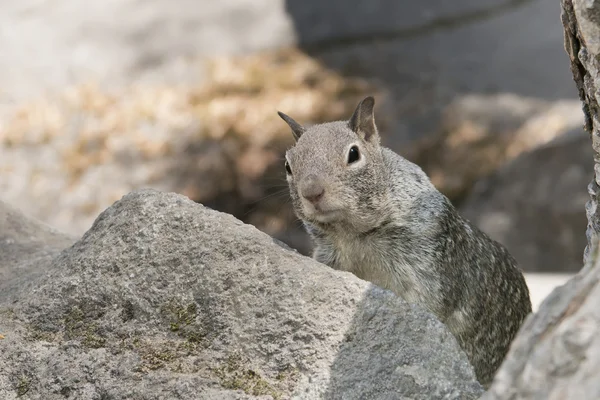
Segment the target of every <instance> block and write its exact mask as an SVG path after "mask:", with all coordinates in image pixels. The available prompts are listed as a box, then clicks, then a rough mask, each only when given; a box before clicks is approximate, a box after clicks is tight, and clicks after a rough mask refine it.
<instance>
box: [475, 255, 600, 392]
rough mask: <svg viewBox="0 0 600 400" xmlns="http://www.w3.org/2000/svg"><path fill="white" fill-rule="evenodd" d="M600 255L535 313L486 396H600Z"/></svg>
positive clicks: (592, 256)
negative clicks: (599, 373)
mask: <svg viewBox="0 0 600 400" xmlns="http://www.w3.org/2000/svg"><path fill="white" fill-rule="evenodd" d="M599 303H600V257H598V247H595V251H592V253H591V256H590V257H588V263H587V265H586V266H585V267H584V270H582V272H581V273H580V274H578V275H577V276H575V277H574V278H573V279H571V280H570V281H568V282H567V283H566V284H565V285H563V286H561V287H559V288H557V289H555V290H554V291H553V292H552V294H551V295H550V296H548V298H546V300H544V302H543V303H542V305H541V306H540V309H539V311H538V312H537V313H536V314H533V316H530V317H529V318H528V319H527V320H526V321H525V323H524V324H523V326H522V327H521V331H520V333H519V335H517V337H516V339H515V340H514V342H513V344H512V347H511V350H510V352H509V354H508V356H507V358H506V360H505V362H504V363H503V365H502V367H501V368H500V370H499V371H498V373H497V374H496V377H495V379H494V383H493V384H492V387H491V388H490V389H489V390H488V392H486V394H485V395H484V396H483V397H482V400H500V399H522V400H533V399H536V400H537V399H540V400H541V399H544V400H559V399H577V400H596V399H599V398H600V380H599V379H598V371H599V370H600V307H598V304H599Z"/></svg>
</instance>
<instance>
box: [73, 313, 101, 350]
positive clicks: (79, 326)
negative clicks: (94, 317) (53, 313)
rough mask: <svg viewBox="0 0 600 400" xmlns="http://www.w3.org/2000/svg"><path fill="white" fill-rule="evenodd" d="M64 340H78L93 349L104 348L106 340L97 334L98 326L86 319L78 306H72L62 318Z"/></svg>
mask: <svg viewBox="0 0 600 400" xmlns="http://www.w3.org/2000/svg"><path fill="white" fill-rule="evenodd" d="M64 328H65V338H66V339H68V340H80V341H81V343H82V344H83V345H84V346H86V347H90V348H93V349H97V348H100V347H104V345H105V344H106V338H104V337H103V336H102V335H100V333H99V329H98V324H97V323H96V322H94V321H90V319H89V318H86V315H85V313H84V312H83V311H82V310H81V308H79V307H78V306H74V307H72V308H71V310H70V311H69V312H68V313H67V314H66V315H65V317H64Z"/></svg>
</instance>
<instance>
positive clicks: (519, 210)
mask: <svg viewBox="0 0 600 400" xmlns="http://www.w3.org/2000/svg"><path fill="white" fill-rule="evenodd" d="M593 166H594V159H593V151H592V149H591V146H590V138H589V135H588V134H587V133H585V132H583V131H582V130H577V131H573V132H572V134H569V135H566V136H564V137H560V138H559V139H558V140H556V141H554V142H551V143H549V144H548V145H545V146H542V147H540V148H538V149H536V150H534V151H531V152H526V153H524V154H522V155H521V156H520V157H518V158H516V159H515V160H513V161H512V162H510V163H509V164H508V165H506V166H505V167H503V168H501V169H500V170H498V171H497V172H495V173H494V174H493V175H492V176H491V177H489V178H486V179H484V180H482V181H480V182H478V184H476V185H475V188H474V190H473V192H472V193H471V195H470V196H469V197H468V199H467V200H466V201H465V202H464V203H463V204H462V205H461V212H462V213H463V215H464V216H465V217H466V218H468V219H470V220H471V221H473V222H474V223H475V224H476V225H477V226H478V227H479V228H481V229H482V230H483V231H485V232H486V233H488V234H489V235H490V236H491V237H493V238H494V239H496V240H498V241H500V242H501V243H503V244H504V245H505V246H506V247H507V248H508V250H509V251H510V252H511V254H512V255H513V256H514V257H515V258H516V259H517V261H518V262H519V266H520V267H521V268H522V269H524V270H525V271H528V272H560V271H569V272H577V271H579V270H580V269H581V265H582V263H583V251H584V249H585V246H586V237H585V227H586V217H585V204H586V202H587V201H588V200H589V195H588V193H587V190H586V186H587V183H588V182H589V181H590V179H591V177H592V170H593Z"/></svg>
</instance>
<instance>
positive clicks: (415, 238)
mask: <svg viewBox="0 0 600 400" xmlns="http://www.w3.org/2000/svg"><path fill="white" fill-rule="evenodd" d="M374 105H375V100H374V99H373V97H367V98H365V99H363V100H362V101H361V102H360V104H359V105H358V106H357V108H356V110H355V111H354V113H353V115H352V117H351V118H350V120H349V121H335V122H329V123H324V124H318V125H314V126H311V127H308V128H305V127H303V126H302V125H300V124H299V123H297V122H296V121H294V120H293V119H292V118H291V117H289V116H287V115H286V114H283V113H281V112H278V114H279V116H280V117H281V118H282V119H283V120H284V121H285V122H286V123H287V124H288V125H289V127H290V128H291V130H292V134H293V136H294V139H295V141H296V144H295V145H294V146H293V147H292V148H291V149H289V150H288V151H287V152H286V160H285V169H286V173H287V181H288V185H289V190H290V196H291V199H292V204H293V206H294V210H295V213H296V215H297V216H298V218H300V219H301V220H302V222H303V224H304V226H305V228H306V230H307V232H308V233H309V235H310V236H311V238H312V240H313V242H314V253H313V257H314V258H315V259H316V260H317V261H319V262H321V263H323V264H326V265H328V266H330V267H332V268H334V269H337V270H342V271H349V272H352V273H354V274H355V275H356V276H358V277H359V278H361V279H364V280H366V281H369V282H372V283H373V284H375V285H377V286H380V287H382V288H384V289H389V290H391V291H392V292H394V293H396V294H397V295H398V296H400V297H402V298H404V299H405V300H406V301H408V302H410V303H417V304H420V305H421V306H424V307H425V308H426V309H428V310H429V311H430V312H432V313H433V314H434V315H436V316H437V318H438V319H439V320H440V321H442V322H443V323H444V324H445V325H446V326H447V327H448V328H449V330H450V331H451V332H452V334H453V335H454V336H455V337H456V339H457V341H458V343H459V345H460V346H461V348H462V349H463V350H464V351H465V353H466V354H467V356H468V358H469V360H470V362H471V364H472V365H473V367H474V370H475V373H476V375H477V378H478V380H479V381H480V383H481V384H482V385H483V386H485V387H489V384H490V383H491V381H492V379H493V377H494V374H495V372H496V370H497V369H498V367H499V366H500V364H501V363H502V361H503V359H504V357H505V355H506V353H507V351H508V349H509V347H510V344H511V342H512V340H513V338H514V336H515V335H516V333H517V331H518V330H519V328H520V326H521V324H522V322H523V320H524V319H525V317H526V316H527V315H528V314H529V313H530V312H531V301H530V298H529V289H528V288H527V284H526V283H525V279H524V277H523V274H522V273H521V271H520V270H519V269H518V268H517V265H516V261H515V260H514V258H513V257H512V256H511V255H510V254H509V253H508V251H507V250H506V249H505V248H504V247H503V246H502V245H501V244H499V243H498V242H496V241H494V240H492V239H491V238H490V237H488V236H487V235H486V234H485V233H483V232H482V231H480V230H479V229H477V228H476V227H475V226H473V225H471V223H470V222H469V221H467V220H466V219H464V218H462V217H461V216H460V215H459V214H458V212H457V210H456V209H455V208H454V206H453V205H452V204H451V203H450V200H449V199H448V198H447V197H446V196H444V195H443V194H442V193H440V192H439V191H438V190H437V189H436V188H435V187H434V186H433V184H432V183H431V182H430V180H429V178H428V177H427V175H426V174H425V172H423V170H422V169H421V168H420V167H419V166H417V165H416V164H413V163H411V162H410V161H408V160H406V159H404V158H403V157H401V156H399V155H398V154H396V153H394V152H393V151H392V150H390V149H388V148H385V147H383V146H381V145H380V136H379V133H378V130H377V127H376V125H375V116H374Z"/></svg>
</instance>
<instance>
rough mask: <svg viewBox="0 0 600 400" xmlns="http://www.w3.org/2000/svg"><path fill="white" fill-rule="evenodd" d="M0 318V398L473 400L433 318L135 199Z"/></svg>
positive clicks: (468, 373) (149, 197) (231, 221)
mask: <svg viewBox="0 0 600 400" xmlns="http://www.w3.org/2000/svg"><path fill="white" fill-rule="evenodd" d="M34 283H35V284H33V285H30V286H28V287H26V288H23V289H21V288H14V289H15V291H14V292H13V294H12V295H11V296H9V297H10V298H9V299H7V300H5V301H3V302H2V303H0V310H3V311H2V312H1V313H0V333H2V334H3V335H4V339H2V340H0V353H1V354H2V357H1V358H0V398H2V399H15V398H17V396H21V398H29V399H49V400H51V399H59V398H61V399H62V398H64V397H71V398H77V399H97V398H105V399H109V398H110V399H125V398H127V399H132V398H144V399H159V398H169V399H170V398H180V399H245V398H264V399H267V398H282V399H283V398H297V399H316V398H329V399H338V398H344V399H359V398H379V399H398V398H411V399H475V398H478V396H479V395H481V393H482V388H481V386H480V385H479V384H478V383H476V382H475V380H474V374H473V371H472V368H471V367H470V366H469V365H468V361H467V359H466V356H465V355H464V354H463V353H462V352H461V351H460V350H459V348H458V345H457V343H456V341H455V339H454V338H453V336H452V335H451V334H450V333H449V332H448V331H447V330H446V329H445V327H444V326H443V325H442V324H441V323H440V322H439V321H437V320H436V319H435V318H434V317H433V316H431V315H430V314H428V313H425V312H424V311H422V310H421V309H420V308H418V307H417V306H413V305H408V304H407V303H405V302H403V301H402V300H401V299H399V298H397V297H396V296H394V295H393V294H391V293H390V292H388V291H384V290H382V289H378V288H375V287H372V286H370V285H369V284H368V283H367V282H364V281H361V280H359V279H357V278H356V277H354V276H353V275H351V274H349V273H342V272H338V271H334V270H331V269H328V268H327V267H325V266H323V265H320V264H317V263H316V262H315V261H313V260H311V259H309V258H306V257H303V256H301V255H299V254H298V253H296V252H294V251H290V250H287V249H285V248H281V247H280V245H279V244H277V243H275V242H274V241H273V240H272V239H271V238H270V237H269V236H268V235H266V234H264V233H261V232H259V231H258V230H257V229H256V228H254V227H252V226H249V225H244V224H242V223H241V222H240V221H238V220H236V219H235V218H233V217H232V216H230V215H227V214H222V213H218V212H216V211H212V210H210V209H208V208H206V207H203V206H202V205H199V204H196V203H194V202H192V201H190V200H189V199H187V198H185V197H183V196H180V195H176V194H165V193H160V192H156V191H153V190H144V191H139V192H134V193H131V194H129V195H127V196H125V197H124V198H123V199H121V200H120V201H118V202H117V203H115V204H114V205H113V206H112V207H110V208H108V209H107V210H105V211H104V212H103V213H102V214H101V215H100V216H99V217H98V218H97V220H96V221H95V223H94V225H93V226H92V228H91V229H90V230H89V231H88V232H87V233H86V234H85V235H84V236H83V237H82V238H81V240H79V241H78V242H76V243H75V244H74V245H73V246H72V247H70V248H68V249H66V250H64V251H63V252H62V253H60V255H58V256H57V257H56V258H55V259H54V260H53V262H52V264H51V266H49V267H48V268H47V269H46V271H45V273H44V274H42V275H39V276H37V277H36V278H35V282H34Z"/></svg>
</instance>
